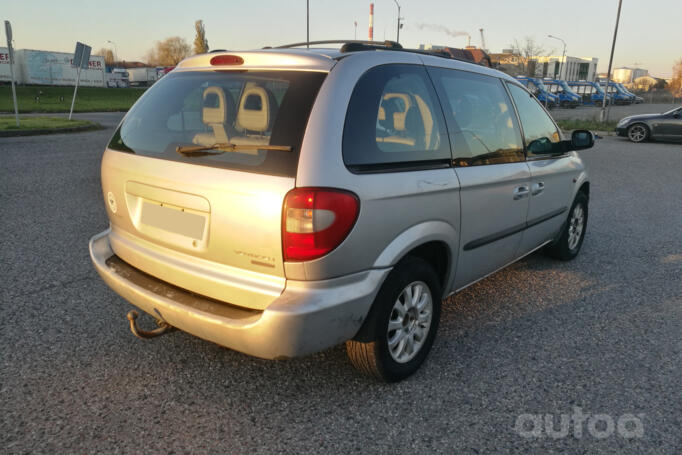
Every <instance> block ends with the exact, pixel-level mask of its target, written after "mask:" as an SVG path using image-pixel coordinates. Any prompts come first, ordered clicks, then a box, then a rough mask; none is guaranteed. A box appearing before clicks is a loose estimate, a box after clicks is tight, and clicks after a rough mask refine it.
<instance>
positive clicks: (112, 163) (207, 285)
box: [90, 42, 594, 381]
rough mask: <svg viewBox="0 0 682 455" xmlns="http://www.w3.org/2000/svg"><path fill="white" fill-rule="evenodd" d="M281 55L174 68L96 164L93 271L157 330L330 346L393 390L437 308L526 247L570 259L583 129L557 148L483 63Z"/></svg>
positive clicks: (259, 347) (257, 346) (395, 53)
mask: <svg viewBox="0 0 682 455" xmlns="http://www.w3.org/2000/svg"><path fill="white" fill-rule="evenodd" d="M326 43H328V42H326ZM312 44H315V43H312ZM291 47H297V48H296V49H290V48H286V47H285V48H278V49H267V50H258V51H250V52H229V53H228V52H219V53H214V54H202V55H197V56H194V57H190V58H188V59H186V60H184V61H183V62H181V63H180V64H179V65H178V66H177V68H176V69H175V70H173V71H172V72H171V73H169V74H168V75H166V76H164V77H163V78H162V79H161V80H160V81H159V82H158V83H156V84H155V85H154V86H152V87H151V88H150V89H149V90H148V91H147V92H146V93H145V95H144V96H143V97H141V98H140V99H139V100H138V101H137V102H136V103H135V105H134V106H133V107H132V108H131V109H130V111H129V112H128V113H127V114H126V116H125V117H124V119H123V121H122V122H121V124H120V125H119V127H118V128H117V130H116V131H115V133H114V135H113V137H112V139H111V141H110V143H109V144H108V146H107V148H106V150H105V152H104V155H103V158H102V166H101V172H102V175H101V177H102V193H103V196H104V200H105V206H106V210H107V215H108V217H109V221H110V227H109V228H108V229H107V230H105V231H104V232H102V233H100V234H97V235H96V236H94V237H93V238H92V239H91V240H90V255H91V259H92V261H93V264H94V266H95V268H96V270H97V271H98V272H99V274H100V275H101V277H102V278H103V279H104V281H106V283H107V284H108V285H109V286H111V287H112V288H113V289H114V290H115V291H116V292H118V293H119V294H120V295H121V296H123V297H124V298H125V299H127V300H128V301H130V302H131V303H132V304H133V305H135V306H137V307H138V308H140V309H141V310H143V311H145V312H146V313H148V314H150V315H152V316H154V317H155V318H157V319H158V320H159V321H161V324H162V327H160V329H161V331H163V330H165V328H167V327H170V326H172V327H177V328H179V329H181V330H184V331H187V332H189V333H192V334H194V335H196V336H198V337H201V338H204V339H206V340H209V341H212V342H215V343H218V344H220V345H223V346H226V347H229V348H232V349H235V350H238V351H241V352H245V353H247V354H251V355H254V356H258V357H263V358H268V359H281V358H289V357H294V356H301V355H306V354H310V353H313V352H317V351H320V350H322V349H326V348H329V347H331V346H334V345H337V344H339V343H343V342H346V347H347V352H348V355H349V357H350V360H351V362H352V363H353V364H354V365H355V366H356V367H357V368H358V369H359V370H361V371H363V372H366V373H368V374H371V375H374V376H376V377H378V378H380V379H382V380H385V381H397V380H400V379H403V378H405V377H407V376H409V375H410V374H412V373H413V372H414V371H416V369H417V368H419V366H420V365H421V364H422V362H423V361H424V360H425V358H426V356H427V354H428V352H429V350H430V348H431V345H432V343H433V341H434V337H435V335H436V331H437V329H438V324H439V318H440V314H441V300H442V299H443V298H444V297H445V296H448V295H450V294H453V293H455V292H457V291H459V290H462V289H464V288H466V287H467V286H469V285H471V284H472V283H475V282H476V281H478V280H480V279H482V278H484V277H486V276H487V275H490V274H492V273H494V272H495V271H497V270H499V269H501V268H503V267H505V266H506V265H507V264H510V263H512V262H514V261H516V260H518V259H519V258H521V257H524V256H525V255H528V254H530V253H532V252H533V251H536V250H538V249H540V248H544V251H546V252H547V254H549V255H550V256H552V257H554V258H558V259H560V260H570V259H572V258H574V257H576V255H577V254H578V253H579V251H580V248H581V245H582V242H583V238H584V236H585V232H586V227H587V219H588V202H589V195H590V183H589V179H588V175H587V171H586V169H585V165H584V163H583V161H582V160H581V158H580V157H579V156H578V154H576V153H575V152H574V150H580V149H585V148H589V147H592V145H593V143H594V136H593V135H592V134H591V133H590V132H589V131H585V130H582V131H575V132H573V133H572V136H571V139H570V140H565V139H563V138H562V136H561V131H560V129H559V128H558V127H557V125H556V124H555V123H554V121H553V120H552V118H551V117H550V115H549V114H548V113H547V111H546V110H545V108H544V107H543V106H542V105H541V104H540V103H538V101H537V99H536V98H535V97H534V96H532V95H531V94H530V93H529V92H528V91H527V90H526V89H525V88H524V87H523V86H522V85H521V84H520V83H519V81H517V80H515V79H514V78H512V77H509V76H507V75H505V74H503V73H501V72H498V71H496V70H493V69H490V68H486V67H483V66H480V65H475V64H471V63H467V62H463V61H459V60H456V59H452V58H449V57H447V58H446V57H443V56H436V55H432V54H430V53H429V52H426V51H421V52H420V51H416V50H415V51H412V50H407V49H403V48H402V47H401V46H400V45H399V44H397V43H390V42H388V43H386V44H383V43H382V44H377V43H359V42H353V43H349V44H344V45H343V46H342V47H341V49H315V48H310V49H309V50H308V49H305V48H303V49H301V48H300V45H292V46H291ZM129 318H130V323H131V329H132V330H133V331H134V332H135V333H136V334H138V335H142V333H141V332H140V331H139V329H138V328H137V327H136V324H135V318H136V314H135V313H129Z"/></svg>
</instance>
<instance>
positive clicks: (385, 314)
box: [346, 257, 442, 382]
mask: <svg viewBox="0 0 682 455" xmlns="http://www.w3.org/2000/svg"><path fill="white" fill-rule="evenodd" d="M408 289H409V290H410V292H413V294H412V295H413V296H414V294H416V293H417V291H418V290H419V289H421V293H420V294H419V295H420V296H421V297H416V296H415V299H414V300H416V301H417V302H416V305H415V306H409V307H408V309H407V310H406V311H404V310H405V306H406V305H405V303H407V302H408V301H409V299H406V297H407V296H408V294H407V290H408ZM441 297H442V293H441V286H440V283H439V280H438V276H437V275H436V272H435V271H434V269H433V267H431V266H430V265H429V264H428V263H427V262H426V261H424V260H423V259H420V258H413V257H407V258H406V259H404V260H403V261H401V262H399V263H398V265H397V266H396V267H395V268H394V269H393V270H392V271H391V272H390V274H389V275H388V277H387V278H386V281H385V282H384V284H383V285H382V286H381V289H380V290H379V293H378V294H377V296H376V298H375V300H374V303H373V305H372V309H371V310H370V313H369V315H368V316H367V319H366V320H365V323H364V324H363V327H362V328H361V329H360V332H359V333H358V335H356V337H355V338H354V339H352V340H349V341H347V342H346V352H347V353H348V357H349V359H350V361H351V363H352V364H353V366H354V367H355V368H356V369H358V370H359V371H361V372H362V373H365V374H368V375H370V376H374V377H375V378H377V379H379V380H381V381H385V382H396V381H400V380H403V379H405V378H407V377H408V376H410V375H411V374H412V373H414V372H415V371H417V369H418V368H419V367H420V366H421V364H422V363H423V362H424V360H425V359H426V357H427V356H428V354H429V351H430V350H431V346H432V345H433V340H434V339H435V336H436V332H437V330H438V323H439V320H440V312H441ZM414 300H413V302H414ZM429 305H430V319H429V317H428V316H427V313H428V310H429ZM420 307H421V308H420ZM401 310H403V311H402V313H403V316H401V315H400V312H401ZM427 320H428V323H427V322H426V321H427ZM389 322H390V323H391V326H392V327H399V328H397V329H394V330H389ZM424 326H427V327H424ZM401 335H402V336H401ZM410 341H411V342H412V346H413V348H414V347H416V350H415V351H412V352H410V350H409V346H410ZM401 344H402V349H401Z"/></svg>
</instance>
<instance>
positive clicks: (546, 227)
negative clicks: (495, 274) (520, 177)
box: [508, 84, 575, 254]
mask: <svg viewBox="0 0 682 455" xmlns="http://www.w3.org/2000/svg"><path fill="white" fill-rule="evenodd" d="M508 87H509V91H510V93H511V96H512V99H513V100H514V104H515V106H516V110H517V112H518V114H519V119H520V121H521V127H522V129H523V138H524V143H525V145H526V153H527V155H528V158H527V160H528V161H527V163H528V168H529V170H530V173H531V188H530V198H529V207H528V218H527V228H526V232H525V233H524V235H523V241H522V243H521V246H520V248H519V254H525V253H528V252H529V251H531V250H533V249H534V248H536V247H537V246H539V245H541V244H542V243H544V242H546V241H547V240H549V239H552V238H553V237H554V236H555V234H556V233H557V232H558V231H559V229H560V228H561V225H562V223H563V220H564V218H565V212H566V211H567V210H568V205H569V201H568V198H570V196H571V193H572V184H573V181H572V179H573V176H574V174H575V169H574V167H573V165H572V161H571V158H570V155H563V154H559V155H557V154H554V155H546V154H534V153H533V152H532V150H536V149H535V148H533V147H532V145H533V143H537V142H536V141H543V140H544V141H549V142H550V143H552V144H559V142H560V141H561V135H560V133H559V130H558V128H557V126H556V125H555V124H554V121H553V120H552V118H551V117H550V116H549V114H547V112H546V111H545V110H544V109H543V108H542V107H541V106H540V105H539V104H538V103H537V101H535V100H534V99H533V98H532V97H531V96H529V95H528V93H526V92H525V91H524V90H523V89H522V88H520V87H518V86H516V85H513V84H508Z"/></svg>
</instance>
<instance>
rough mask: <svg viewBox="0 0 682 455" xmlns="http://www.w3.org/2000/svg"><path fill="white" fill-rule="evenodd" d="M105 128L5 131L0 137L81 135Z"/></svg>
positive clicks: (90, 126)
mask: <svg viewBox="0 0 682 455" xmlns="http://www.w3.org/2000/svg"><path fill="white" fill-rule="evenodd" d="M103 129H106V127H104V126H102V125H100V124H99V123H94V124H92V125H84V126H70V127H67V128H46V129H38V130H7V131H0V137H19V136H39V135H43V134H59V133H81V132H83V131H95V130H103Z"/></svg>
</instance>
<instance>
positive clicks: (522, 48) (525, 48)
mask: <svg viewBox="0 0 682 455" xmlns="http://www.w3.org/2000/svg"><path fill="white" fill-rule="evenodd" d="M510 47H511V48H512V52H513V53H514V54H516V55H518V56H519V62H520V64H521V65H522V67H523V71H524V72H525V73H526V74H527V75H528V76H533V75H534V74H535V59H536V58H537V57H540V56H542V55H549V54H551V52H552V51H550V52H547V51H546V50H545V48H544V47H542V45H541V44H540V43H538V42H537V41H535V39H534V38H533V37H531V36H526V37H525V38H524V39H523V42H519V40H518V39H516V38H514V42H513V43H512V44H511V45H510Z"/></svg>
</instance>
